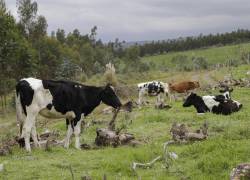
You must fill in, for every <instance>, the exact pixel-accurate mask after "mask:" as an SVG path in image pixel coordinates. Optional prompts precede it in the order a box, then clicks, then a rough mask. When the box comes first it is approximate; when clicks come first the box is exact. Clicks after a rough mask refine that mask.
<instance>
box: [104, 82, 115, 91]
mask: <svg viewBox="0 0 250 180" xmlns="http://www.w3.org/2000/svg"><path fill="white" fill-rule="evenodd" d="M109 88H111V89H113V90H114V87H113V86H112V84H111V83H108V84H107V85H106V87H105V89H109Z"/></svg>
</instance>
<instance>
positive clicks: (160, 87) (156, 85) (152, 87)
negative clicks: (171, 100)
mask: <svg viewBox="0 0 250 180" xmlns="http://www.w3.org/2000/svg"><path fill="white" fill-rule="evenodd" d="M137 87H138V91H139V100H138V104H139V105H143V104H145V103H146V101H145V95H149V96H157V102H163V101H164V98H163V96H164V95H168V93H169V91H168V84H167V83H163V82H160V81H151V82H145V83H139V84H137Z"/></svg>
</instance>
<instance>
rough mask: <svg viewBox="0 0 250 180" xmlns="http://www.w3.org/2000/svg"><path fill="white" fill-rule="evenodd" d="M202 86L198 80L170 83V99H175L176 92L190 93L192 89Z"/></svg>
mask: <svg viewBox="0 0 250 180" xmlns="http://www.w3.org/2000/svg"><path fill="white" fill-rule="evenodd" d="M199 87H200V83H199V82H198V81H182V82H179V83H174V84H172V83H169V93H170V94H171V95H170V96H169V97H170V100H171V99H172V98H173V99H174V93H188V92H189V91H190V90H194V89H196V88H199Z"/></svg>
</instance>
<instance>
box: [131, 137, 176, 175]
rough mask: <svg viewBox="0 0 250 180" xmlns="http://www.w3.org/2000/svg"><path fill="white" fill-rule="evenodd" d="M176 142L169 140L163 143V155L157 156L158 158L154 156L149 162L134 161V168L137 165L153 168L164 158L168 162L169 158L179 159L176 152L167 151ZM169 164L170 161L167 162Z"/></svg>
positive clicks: (134, 168)
mask: <svg viewBox="0 0 250 180" xmlns="http://www.w3.org/2000/svg"><path fill="white" fill-rule="evenodd" d="M172 143H174V141H167V142H165V143H164V144H163V155H161V156H157V157H156V158H154V159H153V160H152V161H150V162H148V163H139V162H133V163H132V169H133V170H134V171H135V170H136V167H141V168H151V167H153V165H154V164H155V163H156V162H157V161H160V160H164V161H165V163H167V161H168V160H169V159H177V158H178V156H177V154H175V153H174V152H168V151H167V146H168V145H169V144H172ZM167 164H168V163H167Z"/></svg>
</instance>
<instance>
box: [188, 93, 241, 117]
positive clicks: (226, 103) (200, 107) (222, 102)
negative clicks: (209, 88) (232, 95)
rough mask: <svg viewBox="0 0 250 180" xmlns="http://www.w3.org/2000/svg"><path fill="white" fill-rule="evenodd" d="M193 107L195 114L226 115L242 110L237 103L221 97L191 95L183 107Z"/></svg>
mask: <svg viewBox="0 0 250 180" xmlns="http://www.w3.org/2000/svg"><path fill="white" fill-rule="evenodd" d="M192 105H193V106H194V107H195V109H196V111H197V113H205V112H213V113H215V114H223V115H228V114H231V113H233V112H237V111H239V110H240V109H241V108H242V104H241V103H239V102H238V101H234V100H231V99H226V98H225V97H224V96H223V95H218V96H198V95H197V94H195V93H191V94H190V95H189V96H188V97H187V99H186V100H185V102H184V104H183V107H189V106H192Z"/></svg>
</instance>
